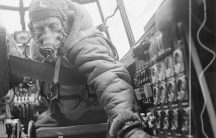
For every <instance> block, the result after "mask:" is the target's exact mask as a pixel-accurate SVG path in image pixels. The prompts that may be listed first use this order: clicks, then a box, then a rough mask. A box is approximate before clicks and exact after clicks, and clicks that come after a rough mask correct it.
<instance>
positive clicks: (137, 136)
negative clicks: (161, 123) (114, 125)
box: [124, 128, 152, 138]
mask: <svg viewBox="0 0 216 138" xmlns="http://www.w3.org/2000/svg"><path fill="white" fill-rule="evenodd" d="M124 138H152V136H150V135H149V134H148V133H146V132H145V131H144V130H142V129H141V128H134V129H132V130H130V131H129V132H127V133H126V134H125V135H124Z"/></svg>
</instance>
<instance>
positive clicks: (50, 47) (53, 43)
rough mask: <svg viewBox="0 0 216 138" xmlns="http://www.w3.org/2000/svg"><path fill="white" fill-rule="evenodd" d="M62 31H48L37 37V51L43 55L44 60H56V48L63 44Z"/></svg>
mask: <svg viewBox="0 0 216 138" xmlns="http://www.w3.org/2000/svg"><path fill="white" fill-rule="evenodd" d="M63 38H64V35H63V34H62V33H49V34H46V35H45V36H42V37H41V38H39V39H38V42H39V52H40V54H41V55H42V56H43V57H44V62H48V63H50V62H51V63H52V62H55V61H56V58H57V54H58V49H59V48H60V47H61V46H62V45H63V44H64V41H63Z"/></svg>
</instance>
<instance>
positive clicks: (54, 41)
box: [29, 0, 149, 138]
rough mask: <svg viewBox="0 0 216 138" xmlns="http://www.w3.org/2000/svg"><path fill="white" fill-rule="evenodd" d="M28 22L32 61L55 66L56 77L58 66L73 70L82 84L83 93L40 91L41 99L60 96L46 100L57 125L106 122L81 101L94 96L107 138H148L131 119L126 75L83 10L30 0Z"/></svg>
mask: <svg viewBox="0 0 216 138" xmlns="http://www.w3.org/2000/svg"><path fill="white" fill-rule="evenodd" d="M29 17H30V24H29V27H30V30H31V33H32V34H33V35H34V42H35V44H34V46H33V49H34V52H33V57H34V58H36V59H39V60H43V61H44V62H48V63H51V64H53V63H54V64H55V72H58V71H57V70H58V68H59V67H58V65H59V64H61V66H67V67H70V68H77V69H78V71H79V72H80V73H82V74H84V75H85V77H86V79H87V85H88V87H85V86H84V85H76V86H64V85H53V84H46V83H45V84H44V85H43V90H44V91H43V92H44V94H45V95H46V96H49V95H59V96H58V97H57V98H56V97H55V96H53V97H54V98H53V97H52V96H51V97H52V98H53V99H55V100H54V101H52V100H53V99H52V100H51V101H52V102H54V103H52V104H51V105H52V107H51V108H52V109H51V115H52V118H54V119H55V120H57V123H58V125H76V124H85V123H86V124H89V123H99V122H103V121H105V120H106V119H107V118H105V114H104V113H103V111H102V110H100V109H98V108H97V107H95V106H92V104H91V102H90V103H89V102H88V100H86V97H88V96H86V95H87V94H88V93H90V94H96V95H97V99H98V101H99V103H100V105H101V106H102V107H103V109H104V110H105V112H106V114H107V115H108V120H109V124H110V129H109V134H110V135H111V136H116V135H117V136H118V137H122V138H123V137H124V138H144V137H149V136H148V135H147V133H145V132H144V131H143V130H142V129H141V122H140V119H139V117H138V115H137V114H136V113H134V108H135V107H134V105H135V100H134V97H133V89H132V87H131V85H130V76H129V73H128V72H127V70H126V68H125V67H124V66H123V65H122V64H121V63H119V62H118V61H117V60H118V56H117V52H116V50H115V48H114V47H113V46H112V45H111V43H109V42H108V41H107V40H106V39H105V38H104V37H103V35H102V34H101V32H99V31H98V30H97V29H95V28H94V27H93V25H92V22H91V18H90V16H89V15H88V13H87V12H86V11H85V9H83V7H81V6H80V5H79V4H77V3H75V2H71V1H70V0H33V1H32V2H31V4H30V8H29ZM57 74H58V73H57ZM56 76H58V75H56ZM56 76H55V75H54V80H55V77H56ZM71 77H73V76H71ZM56 79H58V77H57V78H56ZM49 88H52V90H53V91H54V93H52V92H51V91H49ZM50 92H51V93H50ZM57 93H58V94H57ZM47 120H49V119H47ZM39 121H40V120H39ZM42 122H43V121H42Z"/></svg>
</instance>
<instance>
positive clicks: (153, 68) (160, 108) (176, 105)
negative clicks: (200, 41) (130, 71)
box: [133, 31, 191, 137]
mask: <svg viewBox="0 0 216 138" xmlns="http://www.w3.org/2000/svg"><path fill="white" fill-rule="evenodd" d="M185 47H186V44H185V42H184V41H183V40H181V39H180V40H177V39H176V40H169V39H168V38H166V36H165V35H163V33H161V32H160V31H157V32H155V33H154V34H153V35H152V36H151V37H150V38H149V39H143V41H142V42H141V43H140V45H138V46H137V47H135V48H134V49H133V52H134V56H135V63H136V72H135V75H134V92H135V96H136V99H137V102H138V105H139V107H140V109H139V112H140V116H141V117H142V118H143V120H144V122H145V123H146V125H147V127H148V128H149V129H150V130H151V133H152V135H154V136H158V137H160V136H161V135H166V136H173V137H191V135H189V130H190V126H189V114H190V108H189V89H188V72H187V69H186V68H187V62H188V61H187V58H186V52H185ZM141 50H143V51H142V52H141Z"/></svg>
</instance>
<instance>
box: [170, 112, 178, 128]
mask: <svg viewBox="0 0 216 138" xmlns="http://www.w3.org/2000/svg"><path fill="white" fill-rule="evenodd" d="M177 129H178V110H177V109H174V110H173V111H172V112H171V130H172V131H176V130H177Z"/></svg>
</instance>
